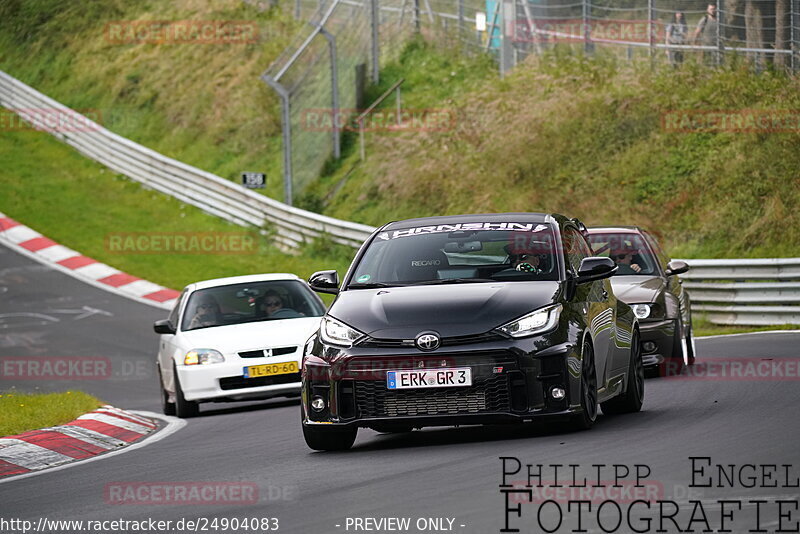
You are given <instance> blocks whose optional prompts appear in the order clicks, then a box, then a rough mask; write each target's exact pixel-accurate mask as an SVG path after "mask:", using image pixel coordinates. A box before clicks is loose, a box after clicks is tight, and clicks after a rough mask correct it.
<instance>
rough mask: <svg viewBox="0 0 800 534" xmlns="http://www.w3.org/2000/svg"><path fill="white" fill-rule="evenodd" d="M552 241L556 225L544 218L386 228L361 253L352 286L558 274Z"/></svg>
mask: <svg viewBox="0 0 800 534" xmlns="http://www.w3.org/2000/svg"><path fill="white" fill-rule="evenodd" d="M498 227H500V228H503V229H499V230H498V229H497V228H498ZM474 228H479V229H477V230H476V229H474ZM453 230H454V231H453ZM554 243H555V239H554V234H553V229H552V227H551V226H550V225H549V224H542V223H505V222H504V223H474V224H472V223H470V224H460V225H439V226H424V227H420V228H407V229H400V230H392V231H389V232H383V233H381V234H378V235H377V236H376V237H375V239H374V240H373V241H372V243H370V245H369V248H368V249H367V250H366V252H365V253H364V255H363V256H362V258H361V260H360V261H359V263H358V265H357V266H356V268H355V271H354V274H353V277H352V278H351V279H350V282H349V284H348V289H357V288H369V287H384V286H401V285H421V284H453V283H469V282H495V281H504V282H505V281H512V282H513V281H530V280H558V279H559V274H558V273H559V269H558V261H557V258H556V255H555V251H556V247H555V246H554Z"/></svg>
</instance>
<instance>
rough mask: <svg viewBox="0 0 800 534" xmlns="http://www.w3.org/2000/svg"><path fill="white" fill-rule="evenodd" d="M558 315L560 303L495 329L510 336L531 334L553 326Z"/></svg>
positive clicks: (547, 329) (540, 332) (544, 330)
mask: <svg viewBox="0 0 800 534" xmlns="http://www.w3.org/2000/svg"><path fill="white" fill-rule="evenodd" d="M559 317H561V304H556V305H555V306H550V307H547V308H542V309H540V310H536V311H535V312H532V313H529V314H528V315H525V316H523V317H520V318H519V319H516V320H514V321H512V322H510V323H507V324H504V325H503V326H501V327H499V328H497V329H498V330H499V331H501V332H503V333H504V334H508V335H509V336H511V337H525V336H532V335H534V334H542V333H544V332H548V331H550V330H552V329H553V328H555V327H556V325H557V324H558V318H559Z"/></svg>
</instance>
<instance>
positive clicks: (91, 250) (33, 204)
mask: <svg viewBox="0 0 800 534" xmlns="http://www.w3.org/2000/svg"><path fill="white" fill-rule="evenodd" d="M0 168H2V169H4V171H3V173H4V175H3V179H2V180H0V211H2V212H4V213H5V214H6V215H8V216H9V217H11V218H13V219H16V220H19V221H20V222H21V223H23V224H26V225H28V226H30V227H31V228H33V229H34V230H36V231H38V232H41V233H42V234H44V235H45V236H47V237H49V238H50V239H53V240H55V241H56V242H58V243H60V244H62V245H65V246H67V247H69V248H72V249H74V250H76V251H78V252H80V253H82V254H84V255H86V256H89V257H92V258H94V259H96V260H98V261H101V262H103V263H107V264H109V265H111V266H113V267H116V268H118V269H120V270H122V271H124V272H128V273H130V274H134V275H136V276H139V277H142V278H144V279H146V280H150V281H151V282H155V283H158V284H161V285H164V286H166V287H171V288H175V289H180V288H182V287H183V286H185V285H186V284H189V283H192V282H196V281H198V280H203V279H209V278H219V277H224V276H235V275H241V274H255V273H264V272H289V273H295V274H297V275H298V276H301V277H308V276H309V275H310V274H311V273H312V272H314V271H316V270H321V269H325V268H330V269H338V270H339V271H340V272H343V270H344V269H345V268H346V267H347V265H348V264H349V262H350V259H351V258H352V255H353V254H354V253H355V251H354V250H353V249H350V248H348V247H342V246H338V245H335V244H332V243H325V242H323V241H318V242H316V243H311V244H309V245H307V246H306V247H305V248H304V249H301V250H300V251H299V253H298V254H285V253H282V252H280V251H279V250H278V249H276V248H275V247H273V246H271V243H270V241H269V240H268V239H267V238H265V237H263V236H260V235H258V234H257V233H255V232H254V230H253V229H250V230H248V229H245V228H242V227H240V226H236V225H233V224H231V223H228V222H226V221H224V220H222V219H219V218H217V217H214V216H211V215H208V214H206V213H204V212H202V211H201V210H199V209H197V208H194V207H192V206H189V205H186V204H183V203H181V202H178V201H177V200H175V199H173V198H171V197H169V196H167V195H164V194H162V193H159V192H156V191H153V190H149V189H147V188H145V187H143V186H142V185H140V184H138V183H136V182H132V181H130V180H128V179H126V178H124V177H121V176H118V175H115V174H114V173H113V172H111V171H109V170H108V169H106V168H104V167H102V166H100V165H98V164H95V163H94V162H92V161H90V160H88V159H85V158H83V157H82V156H80V155H79V154H78V153H77V152H76V151H74V150H72V149H71V148H70V147H69V146H67V145H64V144H62V143H60V142H58V141H57V140H55V139H54V138H53V137H51V136H50V135H48V134H45V133H41V132H33V131H23V132H0ZM207 233H214V234H218V235H222V236H241V235H246V236H249V237H251V238H252V240H253V243H254V246H253V247H251V248H249V249H247V250H246V252H245V253H230V251H226V250H223V249H222V247H219V249H217V248H215V249H214V250H213V251H212V252H211V253H207V254H177V253H163V252H162V253H153V251H152V247H151V246H149V245H150V244H151V243H153V242H152V241H150V237H149V236H156V238H158V236H167V237H169V236H177V235H186V234H188V235H190V236H191V235H198V236H200V235H203V234H207ZM130 235H133V236H135V237H138V236H144V237H145V245H144V246H142V247H138V246H134V247H133V248H132V249H131V248H130V247H119V246H117V247H115V246H114V243H113V242H112V241H111V240H112V239H113V238H115V237H121V238H126V237H127V236H130Z"/></svg>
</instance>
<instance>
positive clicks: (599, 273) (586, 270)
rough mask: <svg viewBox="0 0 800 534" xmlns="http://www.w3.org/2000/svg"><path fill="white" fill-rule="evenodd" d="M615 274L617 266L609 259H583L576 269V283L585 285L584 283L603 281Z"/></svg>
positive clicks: (597, 257) (594, 257)
mask: <svg viewBox="0 0 800 534" xmlns="http://www.w3.org/2000/svg"><path fill="white" fill-rule="evenodd" d="M615 272H617V264H616V263H614V260H612V259H611V258H601V257H599V256H593V257H591V258H584V259H583V261H581V266H580V268H579V269H578V279H577V282H578V283H579V284H585V283H586V282H594V281H595V280H603V279H604V278H610V277H611V276H613V274H614V273H615Z"/></svg>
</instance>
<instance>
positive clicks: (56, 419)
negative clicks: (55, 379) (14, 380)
mask: <svg viewBox="0 0 800 534" xmlns="http://www.w3.org/2000/svg"><path fill="white" fill-rule="evenodd" d="M102 405H103V402H102V401H101V400H99V399H97V398H96V397H93V396H91V395H88V394H86V393H83V392H80V391H65V392H63V393H41V394H27V393H26V394H20V393H16V392H14V391H11V392H8V391H6V392H0V413H2V414H3V417H2V419H0V437H2V436H13V435H16V434H20V433H22V432H27V431H28V430H36V429H38V428H45V427H49V426H55V425H62V424H64V423H69V422H70V421H72V420H74V419H76V418H77V417H79V416H81V415H83V414H85V413H86V412H91V411H92V410H94V409H96V408H99V407H100V406H102Z"/></svg>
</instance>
